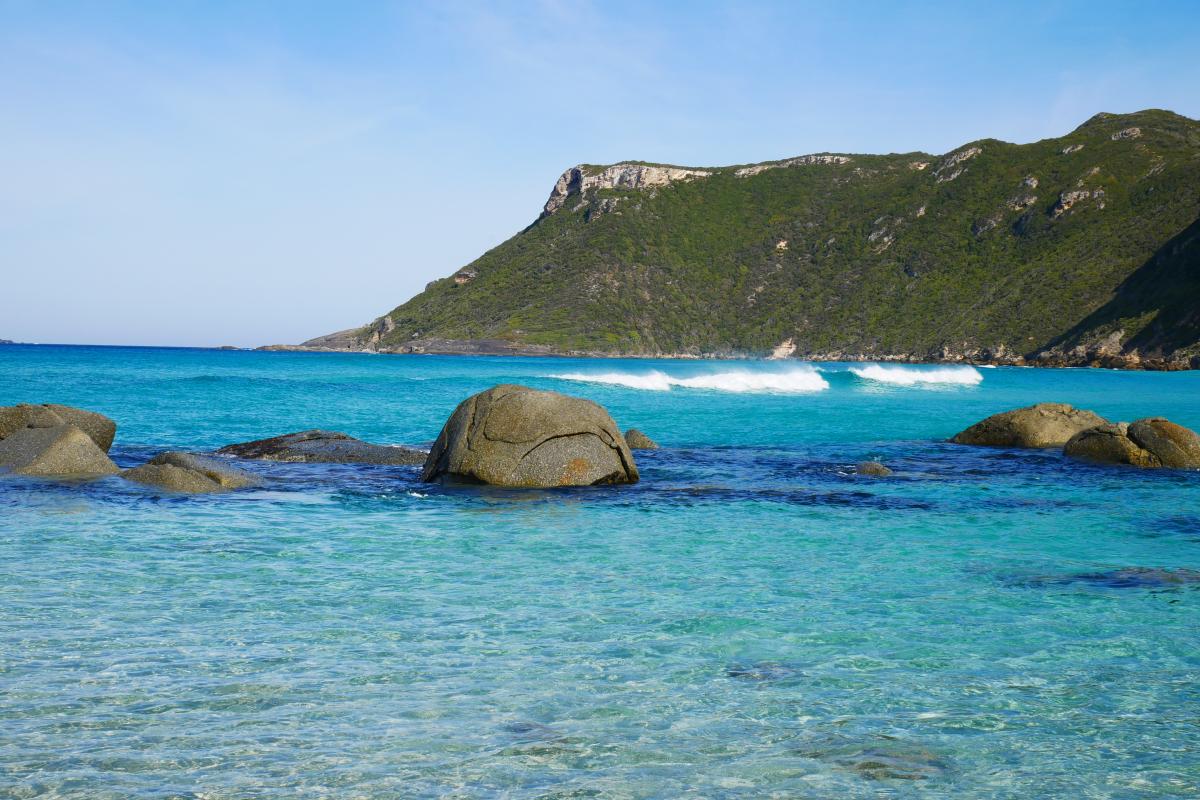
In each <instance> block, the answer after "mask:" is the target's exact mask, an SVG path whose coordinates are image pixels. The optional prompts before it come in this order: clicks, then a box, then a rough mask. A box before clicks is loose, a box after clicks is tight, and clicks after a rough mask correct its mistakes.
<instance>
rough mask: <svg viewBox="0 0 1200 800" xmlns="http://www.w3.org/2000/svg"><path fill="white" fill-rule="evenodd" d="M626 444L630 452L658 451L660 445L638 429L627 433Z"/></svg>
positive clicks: (631, 429) (632, 429)
mask: <svg viewBox="0 0 1200 800" xmlns="http://www.w3.org/2000/svg"><path fill="white" fill-rule="evenodd" d="M625 444H627V445H629V449H630V450H657V449H658V443H657V442H655V441H654V440H653V439H651V438H650V437H649V436H647V435H646V434H644V433H642V432H641V431H639V430H638V429H637V428H630V429H629V430H627V431H625Z"/></svg>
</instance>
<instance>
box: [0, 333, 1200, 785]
mask: <svg viewBox="0 0 1200 800" xmlns="http://www.w3.org/2000/svg"><path fill="white" fill-rule="evenodd" d="M850 366H851V365H823V366H822V368H821V369H822V371H820V372H817V371H814V370H811V369H809V368H804V367H791V368H788V367H783V366H780V365H777V364H768V363H761V362H760V363H749V362H748V363H735V362H720V363H711V362H644V361H627V360H622V361H582V360H579V361H576V360H565V359H562V360H559V359H553V360H551V359H545V360H540V359H516V358H451V357H447V358H439V357H372V356H356V355H324V354H302V353H297V354H289V353H250V352H218V351H205V350H158V349H124V348H85V347H36V348H35V347H3V348H0V404H10V403H15V402H21V401H38V402H62V403H68V404H72V405H77V406H82V407H86V408H91V409H95V410H98V411H102V412H104V413H106V414H109V415H110V416H112V417H113V418H114V419H116V420H117V421H118V423H119V425H120V427H119V430H118V433H117V443H116V445H115V446H114V448H113V456H114V458H115V459H116V460H117V461H118V463H120V464H122V465H131V464H134V463H137V462H139V461H140V460H142V459H144V458H146V457H148V456H149V455H152V454H153V453H154V452H157V451H158V450H160V449H163V448H166V447H172V448H195V449H204V448H212V447H215V446H218V445H222V444H227V443H230V442H236V441H243V440H246V439H250V438H257V437H261V436H267V435H273V434H278V433H283V432H287V431H291V430H297V429H301V428H308V427H326V428H332V429H336V430H342V431H345V432H347V433H350V434H353V435H355V436H359V437H362V438H365V439H369V440H372V441H378V442H385V443H403V444H428V443H429V442H430V441H431V440H432V439H433V438H434V437H435V436H436V435H437V432H438V430H439V428H440V426H441V424H442V422H443V421H444V420H445V418H446V417H447V416H448V415H449V413H450V411H451V410H452V409H453V407H454V406H455V404H456V403H458V401H460V400H461V399H462V398H464V397H466V396H467V395H468V394H470V393H472V392H475V391H479V390H481V389H484V388H487V387H488V386H490V385H493V384H495V383H500V382H520V383H524V384H527V385H531V386H535V387H539V388H547V389H555V390H559V391H564V392H569V393H573V394H577V395H582V396H586V397H589V398H592V399H594V400H596V401H598V402H600V403H602V404H604V405H605V406H606V407H607V408H608V409H609V410H610V411H611V412H612V414H613V416H614V417H615V418H616V420H617V422H618V424H620V425H621V426H622V427H627V426H637V427H639V428H641V429H642V430H644V431H646V432H647V433H648V434H650V435H651V436H652V437H654V438H655V439H657V440H658V441H659V442H660V443H661V444H662V445H663V446H664V449H662V450H660V451H656V452H645V453H643V452H639V453H638V454H637V458H638V464H639V466H640V468H641V470H642V477H643V480H642V482H641V483H640V484H638V485H636V486H633V487H611V488H594V489H581V490H564V491H549V492H529V491H520V492H515V491H503V490H496V489H486V488H475V489H472V488H453V489H452V488H438V487H431V486H426V485H423V484H420V483H418V482H417V472H418V470H417V469H416V468H405V467H353V466H344V465H343V466H322V465H303V464H299V465H253V466H252V468H253V469H255V470H257V471H259V472H261V473H262V474H263V475H265V476H266V477H267V478H268V485H267V486H266V488H264V489H262V490H255V491H249V492H241V493H234V494H229V495H215V496H204V497H196V498H188V497H160V496H156V495H155V494H154V493H153V492H150V491H147V490H144V489H141V488H138V487H136V486H134V485H131V484H127V483H124V482H122V481H120V480H119V479H105V480H103V481H99V482H96V483H92V484H88V485H83V486H69V485H60V484H53V483H47V482H40V481H34V480H29V479H8V480H4V481H0V796H4V797H79V798H83V797H87V798H109V797H111V798H118V797H119V798H126V797H155V798H158V797H194V798H246V797H265V796H287V797H418V798H419V797H462V798H477V797H478V798H482V797H521V798H524V797H531V798H532V797H539V798H565V797H605V798H612V797H615V798H668V797H672V798H673V797H696V798H700V797H704V798H735V797H768V796H773V797H788V798H796V797H798V798H830V797H839V798H841V797H849V798H856V797H863V798H878V797H889V798H891V797H896V798H904V797H954V798H983V797H988V798H996V797H1002V798H1008V797H1011V798H1031V797H1072V798H1106V797H1111V798H1132V797H1196V796H1198V795H1200V688H1198V687H1200V681H1198V679H1200V588H1197V587H1200V584H1197V585H1188V584H1186V583H1180V581H1185V580H1186V579H1188V578H1191V577H1196V576H1195V575H1194V574H1193V573H1189V572H1187V570H1200V473H1187V472H1174V471H1144V472H1142V471H1134V470H1126V469H1121V468H1101V467H1095V466H1088V465H1081V464H1075V463H1071V462H1067V461H1064V460H1063V459H1062V457H1061V456H1060V455H1059V454H1058V453H1055V452H1019V451H1004V450H990V449H973V448H963V447H955V446H951V445H948V444H945V443H944V441H943V440H944V439H945V438H946V437H948V436H950V435H951V434H953V433H955V432H956V431H957V430H959V429H961V428H962V427H965V426H966V425H967V424H969V423H971V422H974V421H975V420H977V419H979V418H981V417H983V416H985V415H987V414H990V413H993V412H996V411H1000V410H1004V409H1008V408H1012V407H1015V406H1020V405H1026V404H1029V403H1032V402H1035V401H1041V400H1056V401H1064V402H1070V403H1073V404H1075V405H1078V406H1082V407H1085V408H1091V409H1094V410H1095V411H1097V412H1099V413H1101V414H1104V415H1105V416H1108V417H1109V418H1113V419H1125V420H1130V419H1134V418H1137V417H1142V416H1148V415H1164V416H1168V417H1170V418H1172V419H1173V420H1175V421H1177V422H1179V423H1181V424H1184V425H1187V426H1189V427H1193V428H1198V429H1200V374H1197V373H1173V374H1163V373H1120V372H1107V371H1097V370H1021V369H1003V368H1001V369H980V370H972V369H970V368H953V369H950V370H948V371H947V370H945V368H943V369H942V370H941V371H939V372H937V373H935V374H933V375H928V373H922V371H921V369H919V368H915V367H902V368H893V369H894V370H895V371H888V372H884V373H879V372H875V371H871V370H867V371H862V370H861V368H859V369H860V371H861V372H862V374H855V373H853V372H851V371H849V368H850ZM922 374H924V375H925V376H926V377H934V378H937V379H939V380H942V381H949V382H939V383H915V384H911V385H908V384H907V383H906V382H908V381H912V380H913V379H914V377H921V375H922ZM563 375H569V376H573V377H572V378H570V379H564V378H562V377H554V376H563ZM763 384H766V385H768V386H769V387H771V388H770V389H769V390H768V391H761V390H760V391H734V390H735V389H746V388H747V387H753V386H761V385H763ZM866 458H879V459H882V460H883V461H884V462H885V463H887V464H888V465H890V466H891V467H892V468H893V469H895V470H896V473H897V474H896V477H895V478H893V479H889V480H882V481H880V480H870V479H865V478H858V477H855V476H854V475H853V474H852V472H851V469H852V465H853V464H854V463H855V462H856V461H859V460H863V459H866ZM1136 568H1147V569H1149V568H1153V569H1158V570H1166V572H1129V571H1124V572H1121V571H1120V570H1131V569H1136Z"/></svg>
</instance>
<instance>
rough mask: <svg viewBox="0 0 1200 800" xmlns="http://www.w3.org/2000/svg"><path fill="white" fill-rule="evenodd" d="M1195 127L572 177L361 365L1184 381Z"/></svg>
mask: <svg viewBox="0 0 1200 800" xmlns="http://www.w3.org/2000/svg"><path fill="white" fill-rule="evenodd" d="M1198 248H1200V124H1198V123H1197V122H1196V121H1194V120H1189V119H1187V118H1184V117H1180V116H1178V115H1175V114H1171V113H1170V112H1165V111H1146V112H1140V113H1138V114H1130V115H1108V114H1105V115H1097V116H1096V117H1093V118H1092V119H1091V120H1089V121H1088V122H1086V123H1084V124H1083V125H1082V126H1080V127H1079V128H1078V129H1076V130H1075V131H1073V132H1071V133H1070V134H1068V135H1066V136H1064V137H1061V138H1059V139H1047V140H1043V141H1041V142H1035V143H1032V144H1027V145H1014V144H1009V143H1006V142H1001V141H997V140H991V139H989V140H983V141H980V142H972V143H967V144H964V145H963V146H961V147H958V148H955V149H954V150H952V151H950V152H949V153H947V154H944V155H941V156H937V155H931V154H926V153H905V154H895V155H886V156H877V155H842V154H832V153H822V154H815V155H808V156H798V157H796V158H791V159H785V160H782V161H773V162H767V163H763V164H754V165H738V166H733V167H713V168H688V167H677V166H665V165H651V164H639V163H632V162H622V163H619V164H613V165H611V166H587V165H580V166H577V167H572V168H571V169H568V170H567V171H566V172H564V173H563V174H562V176H560V177H559V179H558V181H557V182H556V183H555V185H554V189H553V191H552V192H551V194H550V197H549V199H548V200H547V202H546V204H545V207H544V209H543V213H542V214H541V216H540V217H539V218H538V219H537V220H536V222H535V223H534V224H533V225H531V226H529V227H528V228H526V229H525V230H524V231H522V232H520V233H519V234H517V235H516V236H514V237H513V238H512V239H510V240H509V241H508V242H505V243H503V244H501V245H499V246H498V247H496V248H494V249H492V250H490V251H489V252H488V253H486V254H485V255H484V256H482V257H481V258H479V259H477V260H476V261H474V262H472V263H471V264H468V265H466V266H465V267H464V268H463V269H461V270H459V271H457V272H456V273H454V274H453V275H451V276H448V277H446V278H443V279H441V280H436V281H433V282H432V283H430V284H429V285H428V286H427V287H426V290H425V291H424V292H422V293H421V294H419V295H417V296H416V297H414V298H412V299H411V300H409V301H408V302H406V303H404V304H403V305H401V306H399V307H397V308H395V309H394V310H392V311H391V312H389V313H387V314H386V315H384V316H382V317H380V318H378V319H376V320H374V321H373V322H371V323H369V324H367V325H364V326H363V327H361V328H356V329H353V330H350V331H342V332H340V333H337V334H331V335H329V336H324V337H318V338H317V339H313V340H310V341H309V342H306V343H305V345H304V347H307V348H319V349H346V350H370V351H375V352H462V353H530V354H553V353H561V354H582V355H662V356H667V355H671V356H691V357H698V356H705V357H732V356H745V355H760V356H774V357H776V358H788V357H791V358H813V359H842V358H845V359H870V360H895V361H966V362H991V363H1003V364H1022V363H1026V364H1030V363H1031V364H1048V365H1067V364H1069V365H1088V364H1096V365H1103V366H1118V367H1138V368H1179V367H1183V366H1192V365H1195V364H1196V363H1198V362H1196V361H1195V359H1197V358H1198V357H1200V249H1198Z"/></svg>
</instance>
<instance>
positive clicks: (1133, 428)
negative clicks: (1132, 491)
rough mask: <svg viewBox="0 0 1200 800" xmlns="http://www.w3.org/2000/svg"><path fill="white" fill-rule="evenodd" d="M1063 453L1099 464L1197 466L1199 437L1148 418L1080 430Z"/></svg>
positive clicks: (1186, 430) (1160, 419)
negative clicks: (1130, 422)
mask: <svg viewBox="0 0 1200 800" xmlns="http://www.w3.org/2000/svg"><path fill="white" fill-rule="evenodd" d="M1063 453H1065V454H1066V455H1067V456H1069V457H1071V458H1075V459H1079V460H1081V461H1095V462H1097V463H1101V464H1129V465H1131V466H1134V467H1151V468H1153V467H1171V468H1174V469H1200V436H1197V435H1196V433H1195V432H1194V431H1192V430H1189V429H1188V428H1185V427H1183V426H1182V425H1176V424H1175V423H1174V422H1171V421H1170V420H1166V419H1163V418H1161V417H1149V418H1146V419H1139V420H1137V421H1136V422H1134V423H1132V424H1128V423H1124V422H1118V423H1117V424H1115V425H1112V424H1106V425H1099V426H1097V427H1095V428H1089V429H1088V430H1086V431H1080V432H1079V433H1077V434H1075V435H1074V436H1072V437H1071V439H1070V441H1068V442H1067V444H1066V446H1065V447H1063Z"/></svg>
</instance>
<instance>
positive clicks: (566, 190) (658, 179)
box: [542, 164, 712, 216]
mask: <svg viewBox="0 0 1200 800" xmlns="http://www.w3.org/2000/svg"><path fill="white" fill-rule="evenodd" d="M711 174H712V172H711V171H710V170H703V169H687V168H685V167H666V166H652V165H649V164H613V165H612V166H611V167H603V168H594V167H588V166H586V165H583V164H580V165H579V166H576V167H571V168H570V169H568V170H567V171H566V172H564V173H563V174H562V175H560V176H559V178H558V180H557V181H555V183H554V188H553V189H552V190H551V191H550V197H549V199H547V200H546V205H545V207H544V208H543V209H542V216H549V215H551V214H553V213H555V212H556V211H558V210H559V209H561V208H562V207H563V206H565V205H566V204H567V199H568V198H570V197H572V196H576V195H578V196H581V197H582V196H586V195H587V194H588V193H590V192H592V191H594V190H596V189H651V188H654V187H658V186H666V185H668V184H670V183H673V182H674V181H682V180H692V179H693V178H707V177H708V176H709V175H711Z"/></svg>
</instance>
